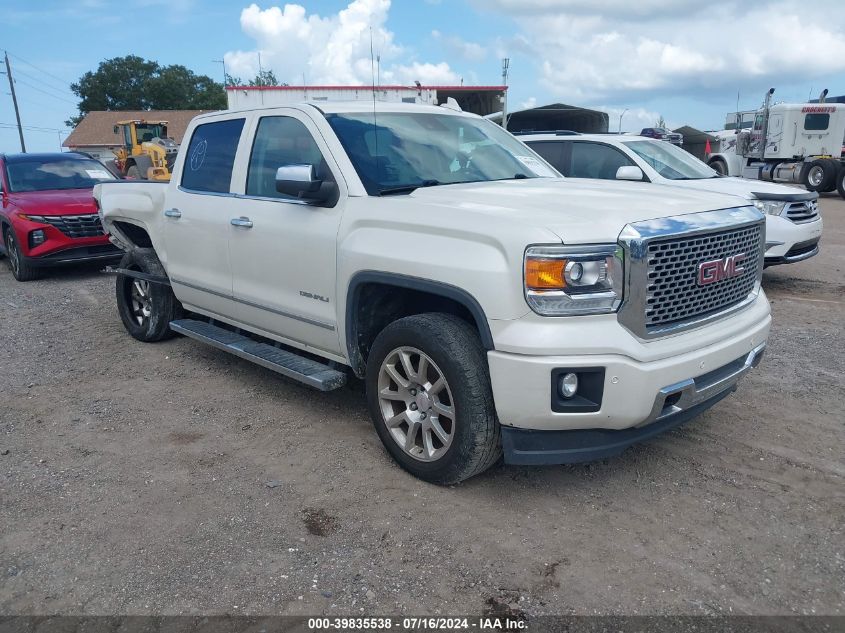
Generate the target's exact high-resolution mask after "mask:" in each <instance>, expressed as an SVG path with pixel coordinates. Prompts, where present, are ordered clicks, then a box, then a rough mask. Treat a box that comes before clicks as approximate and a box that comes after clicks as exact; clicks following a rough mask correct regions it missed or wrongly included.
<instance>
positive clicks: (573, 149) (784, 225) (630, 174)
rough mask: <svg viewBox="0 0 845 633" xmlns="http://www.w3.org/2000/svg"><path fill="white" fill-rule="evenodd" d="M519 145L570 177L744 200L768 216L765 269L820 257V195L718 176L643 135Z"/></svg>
mask: <svg viewBox="0 0 845 633" xmlns="http://www.w3.org/2000/svg"><path fill="white" fill-rule="evenodd" d="M519 138H520V140H522V141H523V142H524V143H526V144H527V145H528V146H529V147H531V149H533V150H534V151H535V152H537V153H538V154H540V155H541V156H543V158H545V159H546V160H547V161H549V162H550V163H551V164H552V165H553V166H554V167H555V168H557V170H558V171H560V172H561V173H562V174H563V175H564V176H566V177H568V178H593V179H600V180H635V181H644V182H651V183H654V184H656V185H666V186H672V187H685V188H687V189H700V190H702V191H711V192H714V193H726V194H732V195H735V196H739V197H741V198H745V199H746V200H748V201H749V203H751V204H753V205H754V206H755V207H757V208H758V209H760V210H761V211H762V212H764V213H765V214H766V265H767V266H772V265H774V264H789V263H793V262H799V261H803V260H805V259H809V258H810V257H813V256H814V255H816V254H817V253H818V252H819V239H820V238H821V234H822V218H821V215H819V207H818V194H817V193H813V192H808V191H805V190H803V189H797V188H795V187H789V186H786V185H780V184H776V183H770V182H762V181H759V180H745V179H743V178H734V177H729V176H720V175H719V174H718V173H716V172H715V171H713V170H712V169H711V168H710V167H708V166H707V165H706V164H704V163H703V162H701V161H700V160H698V159H697V158H695V157H694V156H693V155H692V154H690V153H688V152H686V151H684V150H682V149H680V148H678V147H676V146H674V145H672V144H670V143H665V142H661V141H655V140H653V139H650V138H645V137H643V136H627V135H615V134H573V133H571V132H569V133H560V134H555V133H544V134H526V135H521V136H520V137H519Z"/></svg>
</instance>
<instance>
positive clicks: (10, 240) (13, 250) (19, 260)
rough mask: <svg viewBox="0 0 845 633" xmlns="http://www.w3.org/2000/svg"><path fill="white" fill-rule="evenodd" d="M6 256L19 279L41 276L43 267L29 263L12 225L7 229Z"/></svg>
mask: <svg viewBox="0 0 845 633" xmlns="http://www.w3.org/2000/svg"><path fill="white" fill-rule="evenodd" d="M5 244H6V256H7V257H8V259H9V269H10V270H11V271H12V276H14V278H15V279H17V280H18V281H33V280H35V279H38V278H39V277H41V272H42V271H41V269H39V268H35V267H34V266H32V265H30V264H29V263H27V261H26V260H25V259H24V256H23V254H22V253H21V249H20V245H19V244H18V238H17V237H15V231H14V229H13V228H12V227H9V228H7V229H6V241H5Z"/></svg>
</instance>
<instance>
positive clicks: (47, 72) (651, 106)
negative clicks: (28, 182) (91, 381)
mask: <svg viewBox="0 0 845 633" xmlns="http://www.w3.org/2000/svg"><path fill="white" fill-rule="evenodd" d="M801 6H802V5H800V4H799V3H795V2H794V1H792V2H771V1H762V0H761V1H758V2H755V3H751V2H747V1H740V0H719V1H717V2H711V3H702V2H699V1H697V0H637V1H636V2H632V1H630V0H393V2H391V1H390V0H354V1H353V0H311V1H308V0H299V2H298V3H296V4H289V5H285V4H283V3H273V2H260V3H256V4H254V5H253V4H252V3H251V2H249V1H248V0H246V1H241V2H239V1H232V0H227V1H223V0H133V2H132V3H130V4H129V5H127V4H126V3H125V2H113V1H111V0H73V1H70V2H65V1H60V0H38V1H37V2H33V1H32V0H29V1H22V0H4V3H3V8H2V10H0V49H6V50H8V51H9V53H10V59H11V63H12V69H13V73H14V74H15V76H16V79H17V82H16V90H17V93H18V98H19V102H20V107H21V113H22V119H23V124H24V125H26V126H28V127H29V128H31V129H27V130H25V134H26V139H27V148H28V149H29V150H30V151H39V150H40V151H53V150H57V149H58V147H59V138H60V135H62V137H63V136H64V135H66V134H67V130H66V128H65V125H64V121H65V120H66V119H67V118H68V117H69V116H70V115H72V114H75V113H76V107H75V102H76V99H75V97H74V95H73V94H72V93H71V92H70V88H69V84H70V83H71V82H73V81H75V80H76V79H77V78H78V77H79V76H80V75H82V74H83V73H84V72H86V71H87V70H92V69H95V68H96V67H97V65H98V64H99V63H100V62H101V61H102V60H104V59H108V58H111V57H116V56H122V55H126V54H130V53H131V54H135V55H140V56H142V57H146V58H148V59H154V60H156V61H158V62H160V63H162V64H175V63H178V64H183V65H185V66H187V67H189V68H191V69H192V70H194V71H195V72H198V73H201V74H208V75H210V76H211V77H213V78H215V79H218V80H219V79H221V78H222V66H221V64H219V63H215V62H214V61H212V60H219V59H224V58H225V59H226V61H227V64H228V66H229V68H230V70H231V71H232V72H233V74H235V75H241V76H243V77H249V76H250V73H253V72H254V71H255V70H257V67H258V52H259V51H260V53H261V62H262V66H263V67H265V68H268V67H269V68H272V69H273V70H274V71H275V73H276V75H277V77H278V78H279V79H280V80H282V81H287V82H289V83H291V84H299V83H302V77H303V74H304V75H305V77H306V81H308V83H368V82H369V33H370V29H372V32H373V39H374V42H375V47H376V49H377V53H379V54H380V55H381V59H382V62H381V68H382V82H383V83H387V82H388V81H391V80H392V81H395V82H397V83H411V82H413V80H414V79H419V80H420V81H422V82H423V83H452V82H456V81H460V80H461V79H463V80H464V82H465V83H467V84H472V83H480V84H498V83H500V80H501V57H502V56H505V55H507V56H509V57H510V58H511V79H510V85H511V90H510V93H509V94H510V97H509V101H510V104H511V108H514V107H520V106H521V105H531V104H538V105H541V104H544V103H550V102H555V101H562V102H565V103H571V104H576V105H584V106H592V107H600V108H603V109H606V110H607V111H608V112H610V114H611V128H612V129H615V128H616V126H617V125H618V115H619V114H620V113H621V112H622V111H623V110H625V109H628V111H627V112H626V114H625V116H624V119H623V125H622V128H623V130H638V129H639V128H640V127H643V126H645V125H650V124H653V123H654V120H655V119H656V118H657V117H658V116H659V115H663V116H664V117H665V118H666V120H667V121H668V122H669V123H670V125H681V124H691V125H694V126H696V127H701V128H705V129H714V128H718V127H721V125H722V123H723V121H724V115H725V113H726V112H728V111H729V110H732V109H734V108H735V106H736V103H737V92H738V91H739V103H740V107H741V108H743V109H745V108H753V107H756V106H757V105H758V104H759V102H760V100H761V98H762V95H763V93H764V91H765V90H766V89H767V88H769V87H770V86H774V87H776V88H777V92H776V97H777V98H778V99H779V100H785V101H803V100H805V99H806V98H807V97H808V96H809V94H810V93H811V92H812V94H813V96H816V93H818V92H819V91H820V90H821V89H822V88H824V87H827V88H829V89H830V90H831V93H832V94H845V13H843V12H842V10H841V4H840V0H817V1H816V4H815V5H814V7H815V8H814V10H813V11H812V12H806V11H802V10H801ZM815 16H824V19H823V20H821V19H818V18H816V17H815ZM0 80H2V83H0V151H17V150H18V141H17V131H16V130H15V129H13V128H10V127H8V126H9V125H10V124H13V123H14V112H13V109H12V102H11V98H10V96H9V95H8V86H7V84H6V77H5V75H3V76H0ZM36 128H37V129H36Z"/></svg>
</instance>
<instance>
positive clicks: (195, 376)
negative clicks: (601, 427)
mask: <svg viewBox="0 0 845 633" xmlns="http://www.w3.org/2000/svg"><path fill="white" fill-rule="evenodd" d="M822 209H823V213H824V216H825V223H826V227H825V236H824V238H823V251H822V254H821V255H820V256H819V257H816V258H814V259H813V260H810V261H808V262H804V263H801V264H797V265H792V266H784V267H779V268H775V269H770V270H768V271H767V272H766V274H765V280H764V285H765V289H766V291H767V293H768V295H769V298H770V299H771V300H772V304H773V308H774V314H775V325H774V330H773V333H772V337H771V339H770V341H769V348H768V353H767V356H766V358H765V359H764V361H763V364H762V366H761V367H760V368H759V369H758V370H757V371H756V372H755V373H753V374H752V375H751V376H750V377H748V378H747V379H746V380H745V381H743V382H742V383H741V385H740V388H739V390H738V391H737V392H736V393H735V394H734V395H733V396H732V397H730V398H728V399H727V400H725V401H724V402H722V403H721V404H719V405H718V406H717V407H716V408H715V409H713V410H711V411H710V412H708V413H707V414H705V415H704V416H702V417H701V418H699V419H698V420H696V421H695V422H693V423H691V424H690V425H688V426H686V427H685V428H682V429H680V430H677V431H675V432H673V433H670V434H668V435H665V436H663V437H662V438H660V439H658V440H656V441H654V442H652V443H650V444H647V445H644V446H640V447H636V448H634V449H632V450H629V451H628V452H626V453H625V454H624V455H623V456H622V457H620V458H617V459H613V460H607V461H602V462H598V463H595V464H590V465H579V466H568V467H548V468H530V469H529V468H513V467H504V466H499V467H496V468H494V469H493V470H492V471H490V472H489V473H487V474H486V475H483V476H481V477H477V478H475V479H473V480H470V481H468V482H466V483H464V484H462V485H460V486H456V487H450V488H438V487H435V486H431V485H427V484H424V483H422V482H420V481H417V480H415V479H413V478H412V477H410V476H409V475H407V474H405V473H404V472H403V471H401V470H400V469H399V468H398V467H396V466H394V465H393V463H392V462H391V461H390V460H389V459H388V457H387V455H386V453H385V452H384V450H383V449H382V447H381V445H380V443H379V440H378V438H377V436H376V434H375V432H374V431H373V429H372V428H371V424H370V421H369V418H368V417H367V413H366V407H365V403H364V397H363V393H362V390H361V388H360V386H357V385H356V386H353V387H351V388H347V389H343V390H340V391H337V392H332V393H328V394H321V393H317V392H314V391H311V390H309V389H307V388H305V387H300V386H299V385H297V384H295V383H292V382H288V381H286V380H285V379H283V378H281V377H279V376H277V375H275V374H273V373H271V372H269V371H267V370H264V369H261V368H258V367H254V366H252V365H250V364H248V363H246V362H244V361H241V360H239V359H236V358H233V357H230V356H228V355H226V354H224V353H222V352H218V351H215V350H213V349H210V348H207V347H204V346H202V345H201V344H199V343H196V342H192V341H190V340H188V339H176V340H173V341H169V342H166V343H161V344H155V345H144V344H142V343H138V342H136V341H135V340H133V339H131V338H130V337H129V336H128V335H127V334H126V333H125V332H124V330H123V327H122V325H121V323H120V321H119V319H118V316H117V313H116V310H115V305H114V291H113V283H114V281H113V279H112V278H110V277H105V276H102V275H99V274H98V273H97V272H96V269H90V268H89V269H87V270H78V269H77V270H73V271H64V272H60V273H58V274H56V275H54V276H52V277H51V278H49V279H47V280H44V281H39V282H34V283H28V284H19V283H16V282H15V281H14V280H13V278H12V276H11V274H10V273H9V272H8V269H7V268H6V266H5V262H3V265H2V266H0V344H2V346H1V347H0V348H2V350H3V352H2V360H0V453H2V454H0V613H2V614H152V613H155V614H212V613H215V614H218V613H221V614H222V613H230V614H261V615H267V614H316V613H347V614H354V613H361V612H366V613H367V614H379V613H381V614H384V613H412V614H435V613H443V614H447V613H451V614H461V613H463V614H468V613H481V612H484V611H485V610H502V609H511V610H512V611H513V612H520V611H521V612H524V613H526V614H528V615H536V614H544V613H554V614H593V613H603V614H728V613H732V614H840V615H841V614H845V535H843V530H844V529H845V527H843V526H845V485H843V484H845V461H843V455H845V450H843V449H845V428H844V427H843V424H844V423H843V421H845V379H843V375H844V374H845V356H843V350H845V334H844V333H843V332H844V331H845V313H844V312H843V308H845V285H843V281H842V279H843V277H842V276H843V271H845V202H843V201H842V200H841V199H840V198H838V197H835V196H827V197H825V198H824V200H823V202H822Z"/></svg>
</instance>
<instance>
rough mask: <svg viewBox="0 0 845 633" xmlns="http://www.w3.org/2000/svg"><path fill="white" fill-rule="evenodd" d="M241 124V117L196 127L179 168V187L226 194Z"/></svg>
mask: <svg viewBox="0 0 845 633" xmlns="http://www.w3.org/2000/svg"><path fill="white" fill-rule="evenodd" d="M243 127H244V119H228V120H226V121H215V122H214V123H204V124H203V125H199V126H197V128H196V129H195V130H194V134H193V136H191V142H190V144H189V145H188V151H187V155H186V156H185V164H184V166H183V167H182V187H184V188H185V189H190V190H191V191H201V192H211V193H229V188H230V185H231V183H232V168H233V166H234V164H235V154H236V153H237V150H238V143H239V142H240V139H241V132H242V131H243Z"/></svg>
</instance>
